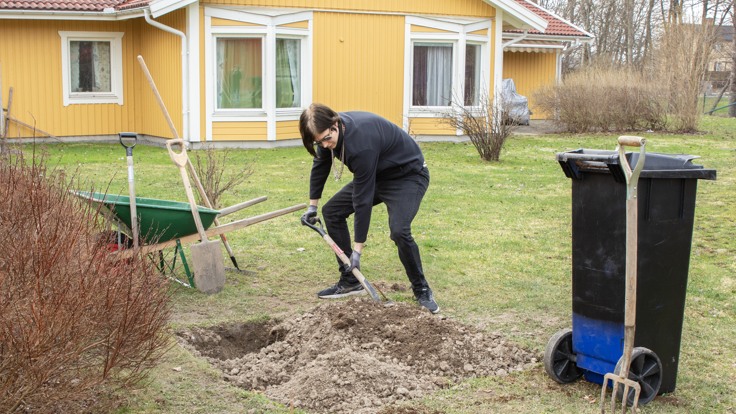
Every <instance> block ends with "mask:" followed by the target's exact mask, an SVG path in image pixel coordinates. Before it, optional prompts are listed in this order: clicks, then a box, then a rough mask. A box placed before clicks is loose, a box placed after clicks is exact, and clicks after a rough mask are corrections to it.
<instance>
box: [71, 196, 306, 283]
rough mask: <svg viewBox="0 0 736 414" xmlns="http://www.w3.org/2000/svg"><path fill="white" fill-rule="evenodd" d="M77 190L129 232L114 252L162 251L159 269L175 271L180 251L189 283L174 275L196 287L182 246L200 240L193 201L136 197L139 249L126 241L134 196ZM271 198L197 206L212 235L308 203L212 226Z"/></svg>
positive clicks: (122, 232) (290, 211) (256, 221)
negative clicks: (169, 254)
mask: <svg viewBox="0 0 736 414" xmlns="http://www.w3.org/2000/svg"><path fill="white" fill-rule="evenodd" d="M73 193H74V194H75V195H76V196H77V197H80V198H82V199H85V200H87V201H88V202H91V203H94V204H98V205H99V207H100V208H101V210H102V211H103V214H104V215H105V217H106V218H107V219H108V220H110V221H111V222H113V223H114V224H116V225H117V226H118V229H119V234H124V235H125V236H126V237H125V238H124V237H120V236H119V237H118V241H117V243H116V245H115V248H114V249H112V250H115V253H114V254H116V255H118V256H119V257H120V258H127V257H130V256H132V255H134V254H137V253H138V252H140V254H153V253H156V252H158V254H159V262H158V266H159V270H160V271H161V272H162V273H164V274H165V273H166V271H167V270H168V271H173V269H174V267H175V260H176V257H177V254H178V255H179V257H181V260H182V266H183V267H184V270H185V272H186V276H187V280H188V283H187V282H183V281H181V280H179V279H176V278H173V279H174V280H175V281H177V282H179V283H181V284H183V285H185V286H188V287H195V282H194V277H193V276H192V274H191V271H190V270H189V266H188V264H187V262H186V257H185V255H184V251H183V249H182V244H186V243H192V242H196V241H197V240H199V239H200V235H199V233H198V231H197V226H196V223H195V221H194V217H193V215H192V210H191V206H190V205H189V203H184V202H178V201H170V200H159V199H155V198H143V197H136V198H135V204H136V210H137V212H136V213H137V215H138V222H139V229H140V239H141V243H142V245H141V246H140V248H139V249H138V251H136V250H134V249H128V248H127V247H130V246H126V245H125V243H124V242H123V240H124V239H126V238H129V236H131V235H132V232H131V231H130V229H131V225H132V220H131V209H130V197H128V196H124V195H117V194H105V193H98V192H88V191H74V192H73ZM267 199H268V198H267V197H265V196H262V197H258V198H255V199H253V200H249V201H245V202H242V203H239V204H236V205H233V206H230V207H227V208H224V209H222V210H215V209H211V208H207V207H203V206H198V208H197V210H198V211H199V217H200V220H201V222H202V226H203V227H204V228H205V233H206V234H207V236H208V237H214V236H219V235H222V234H225V233H228V232H231V231H234V230H239V229H242V228H244V227H248V226H251V225H253V224H256V223H260V222H262V221H266V220H270V219H272V218H275V217H278V216H282V215H285V214H289V213H292V212H295V211H299V210H302V209H304V208H306V204H303V203H302V204H297V205H294V206H291V207H287V208H283V209H280V210H276V211H272V212H269V213H264V214H261V215H257V216H253V217H249V218H244V219H240V220H237V221H233V222H231V223H226V224H222V225H217V226H214V227H213V226H212V224H213V223H214V222H215V220H216V219H219V218H222V217H224V216H227V215H229V214H232V213H235V212H237V211H240V210H242V209H244V208H246V207H250V206H252V205H254V204H257V203H260V202H263V201H266V200H267ZM169 247H174V248H175V251H174V258H173V260H172V262H171V263H170V264H166V263H165V262H164V260H163V250H164V249H166V248H169Z"/></svg>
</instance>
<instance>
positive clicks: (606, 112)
mask: <svg viewBox="0 0 736 414" xmlns="http://www.w3.org/2000/svg"><path fill="white" fill-rule="evenodd" d="M665 94H666V90H665V89H663V88H661V87H660V86H659V85H657V84H655V83H654V82H650V81H649V80H648V79H647V78H646V76H644V75H643V74H642V73H641V72H640V71H637V70H633V69H628V68H625V67H610V66H607V65H605V64H596V65H592V66H590V67H587V68H585V69H582V70H580V71H577V72H575V73H572V74H570V75H569V76H568V77H567V78H566V79H565V81H564V82H562V83H561V84H559V85H556V86H551V87H547V88H544V89H541V90H540V91H538V92H537V93H536V94H535V95H534V97H535V101H536V103H537V106H538V107H540V108H541V109H542V110H544V111H546V112H548V113H550V114H554V115H555V120H556V121H558V122H559V123H560V124H561V126H563V127H564V128H566V129H567V130H568V131H570V132H576V133H579V132H594V131H635V130H647V129H651V130H661V129H664V128H665V127H666V125H667V114H666V110H665V108H666V99H665V96H666V95H665Z"/></svg>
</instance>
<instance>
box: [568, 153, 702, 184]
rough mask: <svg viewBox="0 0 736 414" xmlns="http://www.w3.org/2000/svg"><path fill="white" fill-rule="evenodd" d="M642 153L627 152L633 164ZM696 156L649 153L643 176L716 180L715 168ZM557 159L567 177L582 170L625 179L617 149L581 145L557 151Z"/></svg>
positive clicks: (621, 179) (580, 173) (628, 158)
mask: <svg viewBox="0 0 736 414" xmlns="http://www.w3.org/2000/svg"><path fill="white" fill-rule="evenodd" d="M639 155H640V154H639V152H627V153H626V158H627V160H628V161H629V164H630V165H631V168H634V167H635V166H636V163H637V162H638V160H639ZM696 158H700V157H698V156H697V155H687V154H661V153H656V152H650V153H647V154H646V157H645V160H644V168H643V169H642V171H641V175H640V177H642V178H691V179H701V180H715V179H716V170H712V169H705V168H704V167H703V166H702V165H697V164H693V163H692V161H693V160H694V159H696ZM557 161H558V162H559V163H560V166H561V167H562V170H563V171H564V172H565V175H566V176H567V177H568V178H573V179H580V178H582V173H583V172H594V173H610V174H613V176H614V178H615V179H616V181H619V182H625V181H626V179H625V178H624V175H623V171H622V170H621V165H620V160H619V157H618V151H607V150H591V149H582V148H581V149H577V150H573V151H566V152H559V153H557Z"/></svg>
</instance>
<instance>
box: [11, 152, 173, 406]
mask: <svg viewBox="0 0 736 414" xmlns="http://www.w3.org/2000/svg"><path fill="white" fill-rule="evenodd" d="M53 177H55V175H54V174H53V172H52V171H48V170H47V168H46V167H45V162H44V161H43V159H38V158H36V157H34V159H33V160H30V161H27V160H24V159H23V157H22V155H21V156H17V157H14V158H12V159H11V158H6V159H3V160H0V234H2V235H3V237H2V238H0V252H2V254H0V314H1V315H2V318H1V319H0V412H8V413H11V412H15V411H24V412H82V411H93V412H95V411H97V412H99V411H100V409H99V407H98V408H97V409H95V408H94V405H95V404H101V401H104V399H102V400H101V399H99V398H97V396H98V395H100V393H102V392H103V391H102V390H103V389H104V390H105V391H104V392H105V393H107V392H109V390H110V389H115V388H116V387H122V386H129V385H133V384H135V383H137V382H138V381H140V380H141V379H142V378H143V376H144V374H145V372H146V370H147V369H148V368H150V367H152V366H153V365H154V364H156V363H157V361H158V360H159V358H160V357H161V355H162V354H163V352H165V351H166V350H167V349H168V347H169V346H170V341H169V337H170V336H169V335H168V334H167V332H166V326H167V321H168V317H169V314H170V306H169V294H168V283H167V282H166V280H165V279H164V278H162V277H161V276H160V275H159V274H158V271H157V270H156V268H155V266H154V265H153V263H152V262H151V261H150V260H148V259H147V258H145V257H140V256H137V257H133V258H131V259H127V260H117V259H114V258H113V256H112V255H111V254H110V253H109V252H108V251H107V249H106V246H105V243H104V242H101V241H100V240H99V239H98V237H97V234H96V233H97V229H98V227H97V224H98V223H99V219H100V211H98V210H96V209H95V208H94V207H92V206H91V205H89V204H86V203H81V202H80V201H78V200H77V199H76V198H75V197H74V196H73V195H71V194H70V192H69V191H68V190H69V185H68V184H64V183H63V182H62V181H63V178H58V177H59V176H58V175H56V177H57V178H56V179H53Z"/></svg>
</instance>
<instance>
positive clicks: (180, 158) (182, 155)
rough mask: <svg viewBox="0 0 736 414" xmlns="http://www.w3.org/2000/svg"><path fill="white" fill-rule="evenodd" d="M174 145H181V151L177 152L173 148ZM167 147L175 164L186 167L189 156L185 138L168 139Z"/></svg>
mask: <svg viewBox="0 0 736 414" xmlns="http://www.w3.org/2000/svg"><path fill="white" fill-rule="evenodd" d="M174 145H179V147H180V148H181V152H179V153H177V152H175V151H174V149H173V148H172V147H173V146H174ZM166 149H167V150H168V151H169V156H170V157H171V160H172V161H174V164H176V165H178V166H179V167H186V165H187V162H188V161H189V157H188V156H187V148H186V145H184V141H183V140H181V139H179V138H177V139H170V140H168V141H166Z"/></svg>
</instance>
